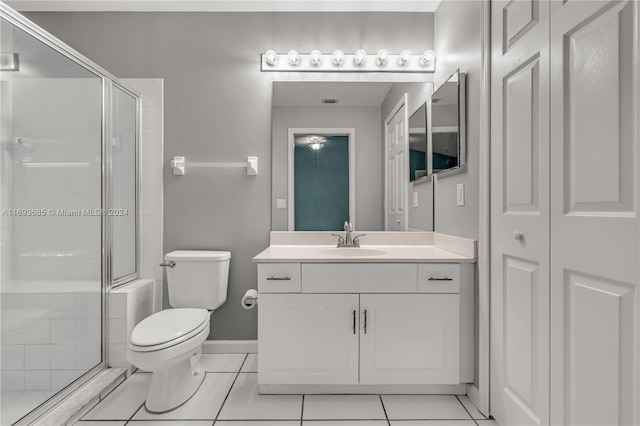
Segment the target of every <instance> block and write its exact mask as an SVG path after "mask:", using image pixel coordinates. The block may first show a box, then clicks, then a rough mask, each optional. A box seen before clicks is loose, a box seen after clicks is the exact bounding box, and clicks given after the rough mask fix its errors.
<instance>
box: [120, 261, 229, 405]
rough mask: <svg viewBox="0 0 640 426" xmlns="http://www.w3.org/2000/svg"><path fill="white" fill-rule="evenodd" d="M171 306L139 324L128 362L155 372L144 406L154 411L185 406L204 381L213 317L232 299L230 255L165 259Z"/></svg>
mask: <svg viewBox="0 0 640 426" xmlns="http://www.w3.org/2000/svg"><path fill="white" fill-rule="evenodd" d="M164 259H165V263H164V264H163V265H165V266H168V267H167V287H168V289H169V304H170V305H171V307H172V309H167V310H164V311H161V312H158V313H155V314H153V315H151V316H150V317H148V318H145V319H144V320H142V321H140V323H139V324H138V325H136V326H135V328H134V329H133V332H132V333H131V337H130V338H129V345H128V348H127V360H128V361H129V362H130V363H132V364H133V365H135V366H136V367H138V368H140V369H142V370H145V371H149V372H152V373H153V376H151V386H150V388H149V394H148V395H147V400H146V402H145V406H146V409H147V410H148V411H150V412H153V413H162V412H166V411H170V410H173V409H174V408H177V407H179V406H180V405H182V404H184V403H185V402H186V401H187V400H189V398H191V396H192V395H193V394H194V393H195V392H196V391H197V390H198V388H199V387H200V384H201V383H202V381H203V380H204V375H205V374H204V373H205V372H204V368H203V367H202V365H201V364H200V355H201V353H202V344H203V343H204V341H205V340H206V338H207V336H208V335H209V316H210V315H211V313H212V312H213V310H214V309H216V308H218V307H219V306H220V305H222V304H223V303H224V302H225V301H226V300H227V286H228V278H229V262H230V259H231V253H230V252H228V251H197V250H177V251H172V252H171V253H167V254H166V255H165V257H164Z"/></svg>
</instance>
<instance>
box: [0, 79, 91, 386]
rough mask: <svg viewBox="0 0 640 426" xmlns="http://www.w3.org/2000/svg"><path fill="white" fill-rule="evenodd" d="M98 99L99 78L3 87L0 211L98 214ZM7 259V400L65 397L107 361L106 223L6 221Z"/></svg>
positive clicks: (87, 219)
mask: <svg viewBox="0 0 640 426" xmlns="http://www.w3.org/2000/svg"><path fill="white" fill-rule="evenodd" d="M101 96H102V86H101V81H100V79H98V78H23V79H19V78H15V79H11V80H6V81H3V82H2V107H3V114H2V124H3V126H2V127H3V132H2V147H1V148H2V160H3V161H2V185H3V187H2V208H3V209H58V208H60V209H95V208H99V207H100V202H101V178H100V175H101V169H102V166H101V144H100V141H101V132H102V130H101V129H102V127H101V126H102V122H101V120H102V108H101V105H102V99H101ZM56 166H57V167H56ZM72 166H74V167H72ZM1 250H2V253H1V255H2V287H1V288H0V291H1V294H0V299H1V305H2V306H1V307H0V311H1V312H0V314H1V324H2V341H1V343H2V345H1V346H2V353H1V357H0V359H1V363H0V368H1V369H2V384H1V385H2V391H3V392H5V391H23V390H53V391H55V390H58V389H61V388H62V387H64V386H66V385H68V384H69V383H70V382H71V381H73V380H74V379H75V378H77V377H78V376H80V375H81V374H83V373H84V372H86V371H87V370H88V369H90V368H91V367H93V366H95V365H97V364H98V363H99V362H100V360H101V357H100V354H101V329H100V326H101V321H100V303H101V284H100V277H101V263H100V262H101V218H100V216H99V215H98V216H60V215H59V214H51V213H49V212H47V214H46V215H45V216H39V217H28V216H11V215H4V216H3V217H2V247H1Z"/></svg>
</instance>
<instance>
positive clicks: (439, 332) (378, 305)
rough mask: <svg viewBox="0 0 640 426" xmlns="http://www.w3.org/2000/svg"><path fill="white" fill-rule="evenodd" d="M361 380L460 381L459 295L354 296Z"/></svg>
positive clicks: (362, 382) (396, 382)
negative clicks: (357, 305)
mask: <svg viewBox="0 0 640 426" xmlns="http://www.w3.org/2000/svg"><path fill="white" fill-rule="evenodd" d="M360 314H361V317H360V383H361V384H376V385H379V384H458V383H460V295H459V294H362V295H360Z"/></svg>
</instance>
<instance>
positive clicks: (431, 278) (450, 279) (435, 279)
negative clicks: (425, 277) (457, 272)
mask: <svg viewBox="0 0 640 426" xmlns="http://www.w3.org/2000/svg"><path fill="white" fill-rule="evenodd" d="M429 281H453V278H449V277H444V278H434V277H430V278H429Z"/></svg>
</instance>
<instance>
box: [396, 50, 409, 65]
mask: <svg viewBox="0 0 640 426" xmlns="http://www.w3.org/2000/svg"><path fill="white" fill-rule="evenodd" d="M410 61H411V51H410V50H409V49H406V50H403V51H402V52H400V57H399V58H398V65H400V66H401V67H406V66H407V65H409V62H410Z"/></svg>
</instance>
